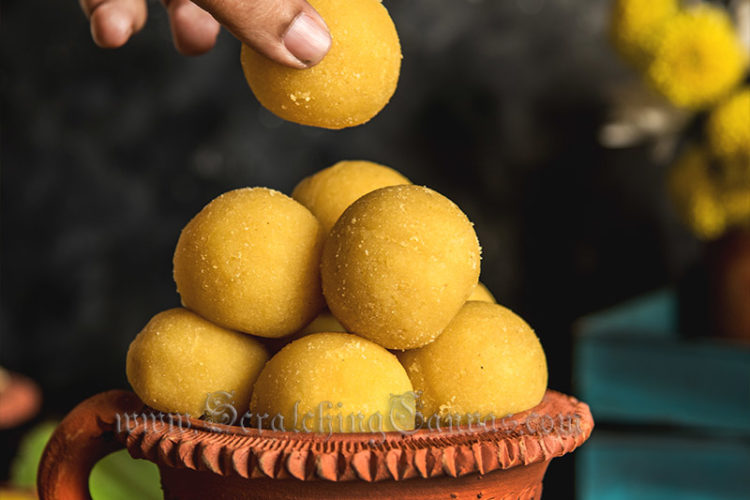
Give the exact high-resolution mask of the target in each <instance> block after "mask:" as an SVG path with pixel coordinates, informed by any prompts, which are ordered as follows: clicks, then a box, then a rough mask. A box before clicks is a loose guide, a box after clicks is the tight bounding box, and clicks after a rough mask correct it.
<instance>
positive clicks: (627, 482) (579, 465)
mask: <svg viewBox="0 0 750 500" xmlns="http://www.w3.org/2000/svg"><path fill="white" fill-rule="evenodd" d="M749 473H750V445H749V443H748V441H747V440H744V441H743V440H734V439H724V440H722V439H704V438H699V437H686V436H663V435H648V434H638V433H614V432H608V431H601V430H600V431H596V432H594V434H593V435H592V437H591V438H590V439H589V441H588V442H587V443H586V444H585V445H584V446H583V447H582V448H581V449H580V450H578V451H577V452H576V479H577V480H576V485H577V492H578V495H577V497H578V498H579V499H581V500H626V499H627V500H631V499H636V498H637V499H639V500H671V499H680V500H709V499H710V500H735V499H737V500H739V499H743V500H744V499H747V498H748V496H749V495H750V474H749Z"/></svg>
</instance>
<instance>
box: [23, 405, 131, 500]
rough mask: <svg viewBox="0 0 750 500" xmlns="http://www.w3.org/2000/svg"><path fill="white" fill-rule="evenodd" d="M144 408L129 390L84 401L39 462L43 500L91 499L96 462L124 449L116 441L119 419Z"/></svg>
mask: <svg viewBox="0 0 750 500" xmlns="http://www.w3.org/2000/svg"><path fill="white" fill-rule="evenodd" d="M142 408H143V403H142V402H141V400H140V399H138V396H136V395H135V394H133V393H132V392H129V391H108V392H103V393H101V394H97V395H96V396H92V397H90V398H89V399H87V400H85V401H83V402H82V403H81V404H79V405H78V406H76V407H75V408H73V410H72V411H71V412H70V413H68V415H67V416H66V417H65V418H64V419H63V421H62V422H60V425H58V426H57V429H55V432H54V433H53V434H52V437H51V438H50V440H49V443H47V447H46V448H45V449H44V454H43V455H42V460H41V462H40V463H39V473H38V475H37V488H38V491H39V498H40V499H42V500H45V499H50V500H57V499H66V500H90V499H91V495H90V493H89V474H90V473H91V469H92V468H93V467H94V465H95V464H96V462H98V461H99V460H100V459H102V458H104V457H105V456H107V455H109V454H110V453H112V452H113V451H117V450H119V449H121V448H123V445H122V444H120V443H119V442H118V441H116V440H115V438H114V431H115V425H116V416H117V415H118V414H120V415H123V414H125V413H134V412H137V411H140V410H141V409H142Z"/></svg>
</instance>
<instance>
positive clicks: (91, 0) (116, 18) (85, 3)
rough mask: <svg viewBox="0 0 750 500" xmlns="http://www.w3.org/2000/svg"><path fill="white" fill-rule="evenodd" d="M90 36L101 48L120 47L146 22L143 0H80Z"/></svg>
mask: <svg viewBox="0 0 750 500" xmlns="http://www.w3.org/2000/svg"><path fill="white" fill-rule="evenodd" d="M80 3H81V8H83V12H84V13H85V14H86V17H88V18H89V22H90V24H91V37H92V38H93V39H94V42H95V43H96V44H97V45H99V46H100V47H103V48H108V49H111V48H116V47H121V46H122V45H124V44H125V42H127V41H128V39H129V38H130V36H131V35H133V33H136V32H138V31H140V29H141V28H143V25H144V24H145V23H146V2H145V0H80Z"/></svg>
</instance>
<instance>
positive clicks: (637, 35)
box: [610, 0, 678, 67]
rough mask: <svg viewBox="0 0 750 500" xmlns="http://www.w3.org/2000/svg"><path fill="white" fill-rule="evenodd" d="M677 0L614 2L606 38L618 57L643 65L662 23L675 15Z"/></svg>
mask: <svg viewBox="0 0 750 500" xmlns="http://www.w3.org/2000/svg"><path fill="white" fill-rule="evenodd" d="M677 10H678V3H677V0H616V1H615V5H614V7H613V9H612V19H611V24H610V35H611V37H612V42H613V43H614V45H615V48H616V49H617V50H618V52H620V54H621V55H622V56H623V57H624V58H625V59H627V60H628V61H630V62H631V63H633V64H635V65H636V66H638V67H643V66H644V65H646V64H647V63H648V61H649V59H650V54H652V53H653V51H654V48H655V46H656V44H657V42H658V33H659V31H660V29H661V28H662V26H663V25H664V23H665V22H666V21H668V20H669V19H670V18H671V17H672V16H674V15H675V14H676V13H677Z"/></svg>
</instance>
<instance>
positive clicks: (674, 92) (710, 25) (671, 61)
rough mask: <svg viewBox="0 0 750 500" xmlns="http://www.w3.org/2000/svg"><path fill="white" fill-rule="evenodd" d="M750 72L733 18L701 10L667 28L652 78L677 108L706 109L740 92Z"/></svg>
mask: <svg viewBox="0 0 750 500" xmlns="http://www.w3.org/2000/svg"><path fill="white" fill-rule="evenodd" d="M746 66H747V53H746V52H745V49H744V47H743V46H742V43H741V42H740V39H739V37H738V36H737V33H736V32H735V30H734V27H733V25H732V22H731V20H730V18H729V15H728V14H727V13H726V11H725V10H724V9H722V8H720V7H715V6H711V5H707V4H701V5H696V6H694V7H691V8H688V9H684V10H682V11H681V12H679V13H678V14H676V15H675V16H673V17H672V18H670V20H669V22H667V23H666V24H665V25H664V27H663V28H662V30H661V32H660V34H659V40H658V43H657V45H656V47H655V50H654V53H653V58H652V60H651V61H650V63H649V64H648V66H647V68H646V77H647V79H648V80H649V82H650V83H651V84H652V85H653V87H654V88H655V89H656V90H658V91H659V92H660V93H662V94H663V95H664V96H665V97H667V98H668V99H669V100H670V101H671V102H672V103H673V104H674V105H676V106H679V107H684V108H690V109H701V108H704V107H706V106H708V105H710V104H712V103H714V102H715V101H717V100H718V99H720V98H721V97H723V96H724V95H725V94H727V93H728V92H729V91H730V90H731V89H732V88H734V87H735V86H736V85H737V84H738V83H739V82H740V80H741V79H742V77H743V75H744V72H745V68H746Z"/></svg>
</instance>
